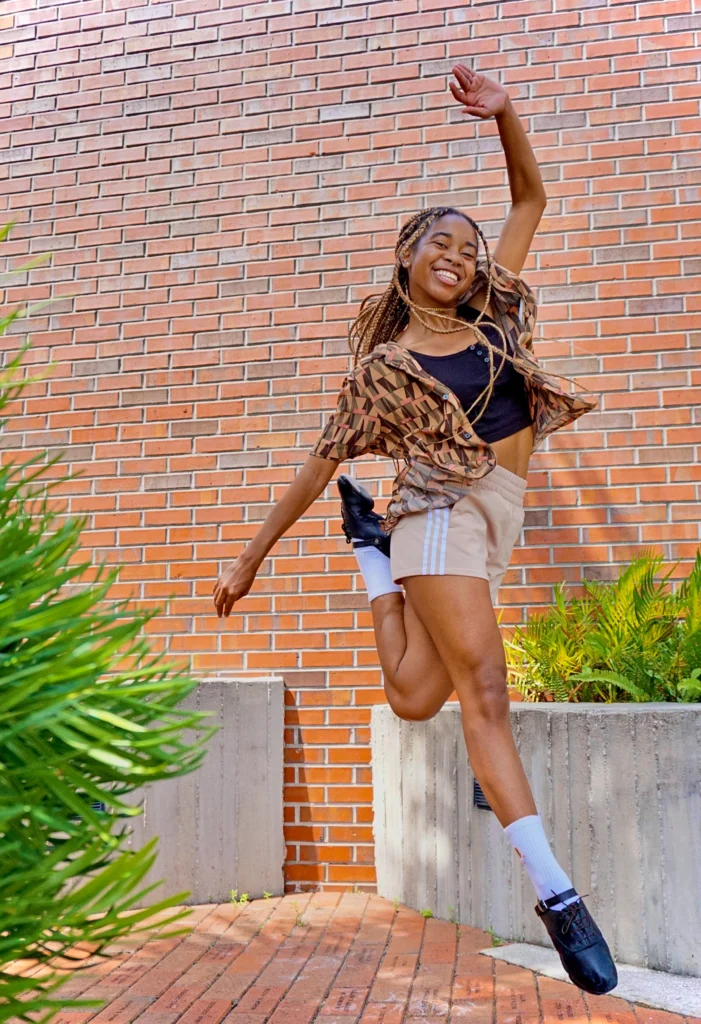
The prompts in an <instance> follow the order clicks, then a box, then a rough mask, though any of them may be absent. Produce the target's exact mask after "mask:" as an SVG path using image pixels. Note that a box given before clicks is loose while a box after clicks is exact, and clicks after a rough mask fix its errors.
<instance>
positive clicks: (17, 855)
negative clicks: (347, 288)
mask: <svg viewBox="0 0 701 1024" xmlns="http://www.w3.org/2000/svg"><path fill="white" fill-rule="evenodd" d="M6 236H7V230H0V241H2V239H3V238H5V237H6ZM24 269H28V268H27V267H25V268H24ZM36 308H37V307H36V306H34V307H31V308H30V312H31V311H33V310H34V311H35V310H36ZM20 312H21V311H20ZM19 315H20V313H19V312H18V311H13V312H11V313H8V314H6V315H4V316H2V317H0V333H2V332H3V331H6V330H7V329H8V328H9V327H10V326H12V325H14V324H15V323H16V322H17V320H18V317H19ZM27 348H29V344H28V343H27V344H24V345H22V346H21V348H20V351H19V353H17V354H15V355H14V356H13V357H12V358H10V359H9V360H8V361H7V362H6V364H5V366H4V367H3V368H2V369H1V370H0V410H2V409H4V408H6V406H7V405H8V404H9V403H10V402H12V401H14V400H15V399H17V398H18V397H20V396H21V394H22V392H23V390H24V389H25V388H26V387H27V385H28V384H31V383H34V382H36V381H39V380H42V379H44V377H45V376H46V375H47V372H48V371H47V370H43V371H42V372H41V374H40V375H39V376H36V375H34V376H30V375H29V374H25V375H24V376H23V377H21V378H20V379H18V374H19V373H20V371H22V370H23V365H22V357H23V354H24V352H26V350H27ZM4 423H5V421H4V420H3V421H2V425H4ZM61 458H62V455H58V456H55V457H51V458H49V457H47V456H46V455H45V454H43V453H40V454H38V455H35V456H33V457H31V458H29V459H27V460H26V461H25V462H24V463H20V464H18V463H17V462H15V461H12V460H11V461H8V462H7V463H5V464H4V465H2V466H0V877H2V887H1V888H0V1024H2V1022H3V1021H6V1020H8V1019H9V1018H13V1019H17V1020H22V1021H26V1022H27V1024H29V1022H31V1024H36V1021H38V1020H39V1021H48V1020H49V1019H50V1018H51V1017H52V1016H53V1015H54V1014H55V1013H56V1012H57V1011H58V1010H61V1009H63V1008H64V1007H68V1006H72V1007H80V1008H82V1009H85V1008H87V1007H89V1006H94V1005H95V1003H94V1001H92V1002H89V1003H86V1002H85V1001H84V1000H70V999H67V998H65V999H64V998H61V996H60V992H58V991H57V990H58V989H59V986H60V985H61V984H62V983H63V981H64V980H65V976H56V975H55V973H50V974H49V975H48V976H41V972H39V973H37V972H34V973H31V974H29V975H27V976H25V975H23V974H17V973H12V972H10V970H9V969H8V968H9V965H10V964H11V963H13V962H16V961H18V960H24V959H26V958H31V959H32V960H33V961H35V962H36V964H37V965H39V966H44V967H49V968H50V969H51V968H52V964H54V962H55V959H56V957H57V956H58V955H59V954H60V953H62V954H64V955H65V954H66V953H67V952H68V951H69V950H70V949H71V948H72V947H74V946H75V945H76V944H77V943H79V942H80V943H86V942H87V943H90V944H92V946H93V947H94V949H95V951H96V952H97V953H104V951H105V950H106V949H107V948H108V947H109V946H110V945H111V944H112V943H113V942H114V941H115V940H116V939H118V938H119V937H121V936H123V935H126V934H129V933H130V932H132V931H134V930H135V929H139V928H145V927H146V926H147V922H148V920H149V919H150V918H152V917H153V916H154V915H155V914H160V912H162V911H166V912H167V911H168V910H170V909H173V908H175V907H177V906H178V905H179V904H181V903H182V901H183V899H184V898H185V896H187V893H179V894H178V895H177V896H174V897H169V898H168V899H165V900H162V901H160V902H157V903H155V904H154V905H152V906H150V907H145V908H144V907H142V908H141V909H139V910H138V911H135V909H134V908H135V907H136V906H137V905H140V904H142V903H143V901H144V899H145V898H146V896H148V895H149V894H150V893H151V891H152V890H153V889H154V887H155V886H153V885H149V886H146V887H144V885H143V881H144V878H145V876H146V874H147V872H148V871H149V869H150V868H151V866H152V864H153V862H154V860H155V841H152V842H151V843H149V844H148V845H147V846H145V847H144V848H143V849H141V850H138V851H133V850H130V849H126V848H124V847H125V843H126V842H127V840H128V838H129V832H128V829H127V827H126V823H128V822H129V821H130V819H131V818H132V817H133V816H134V815H136V814H139V813H140V812H141V809H140V808H139V807H136V806H132V805H130V804H129V803H128V802H127V801H126V800H125V797H127V796H128V794H130V793H133V792H134V791H135V790H137V789H140V788H141V787H143V785H144V784H145V783H146V782H149V783H150V782H157V781H158V780H161V779H166V778H171V777H173V776H177V775H184V774H186V773H188V772H191V771H194V770H195V769H196V768H197V767H198V766H199V765H200V763H201V761H202V759H203V757H204V755H205V752H206V742H207V740H208V739H209V737H210V736H211V735H212V733H213V732H214V731H215V728H214V727H208V726H207V725H206V724H205V721H206V719H207V717H208V716H207V715H205V714H203V713H201V712H192V711H188V710H184V709H183V708H182V707H181V704H182V702H183V700H184V699H185V698H186V697H187V696H188V694H189V693H191V692H192V690H193V689H194V687H195V686H196V685H197V680H196V679H194V678H193V677H192V676H191V675H190V674H189V672H187V671H185V670H182V669H179V668H177V667H176V666H175V665H171V664H170V663H169V662H167V661H166V660H165V659H164V656H163V655H162V654H161V653H155V652H153V651H152V650H151V649H150V646H149V643H148V641H147V639H146V634H145V627H146V625H147V624H148V622H149V621H150V620H151V619H152V618H153V617H154V616H155V615H157V614H159V613H160V610H159V609H157V610H155V611H150V612H135V611H134V610H133V609H132V608H131V606H130V604H129V602H128V601H117V602H110V599H109V592H110V588H111V587H112V585H113V583H114V582H115V580H116V579H117V577H118V574H119V569H118V568H115V569H111V570H108V569H107V567H106V566H105V565H98V566H93V565H92V564H91V562H90V561H89V560H87V559H85V558H84V557H82V554H81V552H82V550H83V545H82V541H81V532H82V530H83V529H84V528H85V525H86V521H87V520H86V518H73V517H69V516H67V515H66V513H65V510H62V511H57V508H56V500H55V498H54V497H53V494H52V492H53V491H54V490H55V489H56V488H61V487H62V486H64V485H65V483H66V482H67V481H69V480H71V479H73V478H74V476H75V475H76V474H72V475H64V476H62V477H60V478H59V479H55V478H54V475H53V473H52V472H51V471H52V469H53V467H54V466H55V465H56V464H57V462H59V461H60V459H61ZM157 884H160V883H157ZM127 911H128V912H129V913H127ZM188 913H189V911H182V910H174V909H173V913H172V915H171V916H170V917H169V918H168V923H170V922H174V921H178V920H180V919H181V918H182V917H183V916H185V915H186V914H188ZM164 923H166V922H164V921H163V919H160V920H159V922H158V926H159V927H162V926H163V924H164ZM187 930H188V929H187V928H184V929H181V932H182V931H187Z"/></svg>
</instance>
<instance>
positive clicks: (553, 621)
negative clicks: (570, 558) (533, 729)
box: [504, 550, 701, 703]
mask: <svg viewBox="0 0 701 1024" xmlns="http://www.w3.org/2000/svg"><path fill="white" fill-rule="evenodd" d="M662 561H663V560H662V557H661V556H660V555H656V554H654V553H652V552H645V553H644V554H642V555H641V556H639V557H638V558H637V559H635V560H634V561H633V562H632V563H631V564H630V565H628V566H627V567H626V568H625V569H624V570H623V572H622V573H621V574H620V576H619V578H618V579H617V580H616V581H615V582H612V583H602V582H598V581H594V580H582V587H583V589H584V594H583V595H582V596H581V597H571V598H569V599H568V598H566V597H565V594H564V590H563V587H562V585H558V586H556V587H555V596H554V604H553V605H552V606H551V607H550V608H549V609H547V611H546V612H544V613H541V614H537V615H535V616H534V617H533V618H532V619H531V620H530V621H529V622H528V623H527V625H526V626H525V627H517V628H516V630H515V631H514V634H513V636H512V637H511V638H507V639H506V640H505V642H504V647H505V652H506V660H507V667H508V672H509V681H510V683H512V685H513V686H514V687H515V689H517V690H518V691H519V692H520V693H521V694H523V697H524V699H525V700H530V701H539V700H555V701H573V702H579V701H587V702H605V703H610V702H615V701H698V700H701V550H700V551H698V552H697V555H696V559H695V562H694V564H693V566H692V568H691V571H690V573H689V575H688V576H687V577H686V578H685V579H683V580H682V581H681V583H680V585H679V586H678V587H677V589H676V591H673V590H671V588H670V586H669V580H670V578H671V576H672V575H673V573H674V569H675V568H676V566H673V567H672V568H670V569H668V570H662ZM661 570H662V572H661Z"/></svg>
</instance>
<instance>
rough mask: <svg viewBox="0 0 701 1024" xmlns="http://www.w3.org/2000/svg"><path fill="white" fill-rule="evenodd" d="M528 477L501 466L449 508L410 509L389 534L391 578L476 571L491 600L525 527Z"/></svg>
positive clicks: (467, 574)
mask: <svg viewBox="0 0 701 1024" xmlns="http://www.w3.org/2000/svg"><path fill="white" fill-rule="evenodd" d="M525 489H526V481H525V480H524V479H523V478H522V477H520V476H517V475H516V474H515V473H511V472H510V471H509V470H508V469H504V468H503V467H502V466H495V467H494V469H493V470H492V471H491V472H490V473H488V474H487V476H484V477H482V478H481V479H480V480H476V481H475V482H474V484H473V485H472V486H471V487H470V491H469V493H468V494H467V495H465V497H464V498H460V500H459V501H458V502H456V503H455V504H454V505H451V506H449V507H447V508H432V509H428V510H427V511H424V512H408V513H406V514H405V515H403V516H402V517H401V519H400V520H399V522H398V523H397V525H396V526H395V527H394V529H393V530H392V533H391V535H390V536H391V541H390V568H391V572H392V579H393V580H394V582H395V583H401V581H402V580H403V579H404V578H405V577H406V576H478V577H479V578H480V579H483V580H489V591H490V594H491V597H492V604H496V600H497V593H498V591H499V587H500V586H501V582H502V580H503V578H504V576H505V574H506V570H507V569H508V567H509V561H510V559H511V553H512V551H513V547H514V544H515V543H516V541H517V540H518V538H519V535H520V533H521V529H522V527H523V518H524V508H523V495H524V492H525Z"/></svg>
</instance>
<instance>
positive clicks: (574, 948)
mask: <svg viewBox="0 0 701 1024" xmlns="http://www.w3.org/2000/svg"><path fill="white" fill-rule="evenodd" d="M453 74H454V75H455V78H456V81H455V82H452V81H451V83H450V88H451V90H452V93H453V96H454V97H455V99H456V100H457V101H458V102H459V103H460V104H461V105H463V107H464V109H465V112H467V113H469V114H471V115H474V116H477V117H480V118H483V119H484V118H488V117H492V116H493V117H495V118H496V122H497V126H498V130H499V135H500V138H501V142H502V145H503V148H504V155H505V159H506V165H507V171H508V176H509V184H510V189H511V197H512V205H511V209H510V211H509V214H508V217H507V218H506V221H505V223H504V226H503V228H502V231H501V234H500V236H499V241H498V243H497V246H496V249H495V251H494V257H493V258H492V257H491V256H490V253H489V249H488V246H487V242H486V239H485V237H484V235H483V234H482V231H481V230H480V228H479V227H478V225H477V224H476V223H475V221H474V220H472V218H471V217H469V216H468V215H467V214H465V213H461V212H460V211H458V210H455V209H453V208H450V207H434V208H431V209H427V210H424V211H422V212H420V213H417V214H416V215H415V216H414V217H412V218H411V219H410V220H409V221H408V222H407V223H406V224H405V225H404V227H403V228H402V230H401V232H400V234H399V239H398V241H397V245H396V248H395V257H396V258H395V265H394V274H393V277H392V282H391V284H390V285H389V287H388V288H387V290H386V291H385V292H384V294H383V295H381V296H379V297H378V296H369V297H368V298H366V299H365V300H364V301H363V303H362V304H361V308H360V314H359V316H358V318H357V319H356V320H355V322H354V323H353V324H352V326H351V329H350V332H349V340H350V343H351V347H352V349H353V353H354V356H355V365H354V368H353V369H352V370H351V372H350V373H349V374H348V375H347V376H346V378H345V380H344V382H343V387H342V389H341V392H340V394H339V396H338V402H337V407H336V410H335V412H334V413H333V415H332V416H331V417H330V419H329V420H328V422H327V424H326V426H325V428H324V430H323V432H322V434H321V436H320V437H319V439H318V441H317V443H316V444H315V446H314V447H313V449H312V452H311V454H310V456H309V458H308V459H307V462H306V464H305V465H304V466H303V468H302V469H301V470H300V472H299V473H298V474H297V476H296V478H295V480H294V481H293V482H292V484H291V485H290V486H289V488H288V489H287V491H286V492H285V494H284V495H283V497H282V498H281V499H280V501H278V503H277V504H276V505H275V507H274V508H273V509H272V511H271V512H270V514H269V516H268V518H267V519H266V521H265V523H264V524H263V526H262V527H261V529H260V530H259V532H258V534H257V535H256V537H255V538H254V539H253V540H252V541H251V542H250V544H249V545H248V546H247V547H246V549H245V551H244V552H243V554H242V555H241V556H240V557H239V558H238V559H237V560H236V562H235V563H233V565H231V566H229V567H228V568H227V569H226V570H225V572H224V573H223V574H222V575H221V576H220V578H219V580H218V581H217V584H216V586H215V589H214V603H215V606H216V609H217V614H218V615H219V617H221V616H222V615H224V616H228V615H229V614H230V612H231V609H232V607H233V605H234V603H235V602H236V601H238V600H240V599H241V598H242V597H244V596H245V595H246V594H247V593H248V591H249V590H250V588H251V586H252V584H253V580H254V579H255V575H256V572H257V570H258V568H259V567H260V565H261V563H262V561H263V559H264V558H265V557H266V555H267V554H268V552H269V551H270V549H271V548H272V546H273V545H274V544H275V542H276V541H277V540H278V539H279V538H280V537H281V536H282V535H283V534H284V533H285V532H286V531H287V530H288V529H289V528H290V527H291V526H292V525H293V523H295V522H296V521H297V519H299V517H300V516H301V515H302V514H303V513H304V512H305V511H306V510H307V509H308V508H309V506H310V505H311V504H312V502H313V501H314V500H315V499H316V498H317V497H318V496H319V495H320V494H321V493H322V492H323V491H324V489H325V487H326V486H327V484H328V482H329V480H330V479H331V478H332V476H333V475H334V472H335V471H336V468H337V466H338V464H339V463H340V462H342V461H343V460H346V459H354V458H357V457H358V456H360V455H363V454H365V453H368V452H371V453H375V454H379V455H383V456H386V457H389V458H391V459H393V460H394V461H395V466H396V467H397V470H398V472H397V476H396V478H395V480H394V485H393V492H392V497H391V500H390V503H389V505H388V509H387V515H386V517H384V518H383V517H381V516H379V515H378V514H377V513H376V512H374V511H373V500H372V498H371V497H370V496H369V494H367V492H366V491H365V490H364V489H363V488H361V487H360V486H358V485H357V484H356V482H355V481H354V480H353V479H352V478H351V477H350V476H347V475H345V474H342V475H341V476H339V478H338V488H339V492H340V494H341V505H342V518H343V530H344V533H345V535H346V539H347V541H348V542H349V543H351V542H352V544H353V548H354V551H355V553H356V555H357V558H358V562H359V566H360V570H361V573H362V575H363V579H364V581H365V585H366V587H367V592H368V598H369V600H370V606H371V610H372V617H373V625H374V630H375V637H376V642H377V650H378V655H379V658H380V663H381V665H382V669H383V676H384V685H385V691H386V694H387V699H388V701H389V704H390V705H391V707H392V709H393V710H394V712H395V713H396V714H397V715H398V716H399V717H400V718H405V719H409V720H412V721H418V720H423V719H428V718H431V717H432V716H433V715H435V714H436V713H437V712H438V711H439V709H440V708H441V707H442V706H443V704H444V703H445V702H446V701H447V700H448V698H449V697H450V696H451V694H452V693H453V691H455V693H456V694H457V697H458V699H459V701H460V707H461V712H462V723H463V731H464V735H465V742H466V745H467V752H468V756H469V759H470V764H471V766H472V769H473V771H474V774H475V777H476V778H477V781H478V782H479V784H480V786H481V788H482V790H483V792H484V794H485V796H486V797H487V800H488V801H489V804H490V806H491V808H492V809H493V811H494V813H495V814H496V816H497V818H498V820H499V822H500V824H501V825H502V827H503V829H504V834H505V836H506V837H507V839H508V840H509V841H510V842H511V844H512V845H513V847H514V849H515V850H516V852H517V854H518V855H519V857H520V858H521V862H522V864H523V865H524V867H525V869H526V871H527V872H528V875H529V877H530V879H531V882H532V883H533V887H534V889H535V892H536V895H537V900H538V902H537V904H536V906H535V912H536V914H537V915H538V917H539V918H540V919H541V920H542V922H543V924H544V925H545V928H546V929H547V932H548V934H549V935H550V938H551V940H552V942H553V945H554V946H555V948H556V949H557V951H558V953H559V955H560V959H561V961H562V964H563V966H564V968H565V970H566V971H567V973H568V975H569V977H570V978H571V979H572V981H573V982H574V983H575V984H576V985H578V986H579V987H580V988H582V989H584V991H586V992H590V993H596V994H600V993H604V992H610V991H611V989H613V988H614V987H615V986H616V984H617V981H618V977H617V973H616V967H615V965H614V963H613V960H612V958H611V954H610V951H609V948H608V946H607V944H606V941H605V939H604V937H603V936H602V934H601V932H600V930H599V928H598V927H597V925H596V923H595V922H594V920H593V918H592V916H591V914H590V913H589V910H588V909H587V907H586V906H585V904H584V902H583V899H582V897H581V896H580V895H579V894H578V893H577V891H576V890H575V888H574V886H573V885H572V882H571V880H570V878H569V877H568V875H567V873H566V872H565V870H564V869H563V868H562V867H561V866H560V865H559V864H558V862H557V860H556V859H555V857H554V855H553V853H552V850H551V848H550V844H549V843H548V840H547V837H546V835H545V831H544V829H543V825H542V821H541V818H540V816H539V814H538V811H537V808H536V805H535V803H534V800H533V795H532V793H531V789H530V786H529V784H528V780H527V778H526V774H525V772H524V769H523V765H522V763H521V760H520V758H519V754H518V750H517V748H516V744H515V742H514V738H513V734H512V731H511V721H510V715H509V696H508V692H507V672H506V661H505V657H504V648H503V644H502V640H501V635H500V632H499V627H498V625H497V621H496V617H495V614H494V603H495V602H496V599H497V592H498V589H499V585H500V583H501V581H502V579H503V577H504V574H505V572H506V570H507V567H508V564H509V559H510V557H511V553H512V549H513V546H514V544H515V542H516V540H517V539H518V537H519V534H520V532H521V528H522V526H523V518H524V510H523V496H524V491H525V488H526V478H527V475H528V464H529V459H530V456H531V452H532V451H533V449H534V448H535V447H536V446H537V445H539V444H540V443H541V442H542V441H543V439H544V438H545V437H547V436H548V435H549V434H551V433H552V432H553V431H555V430H558V429H559V428H560V427H564V426H567V425H568V424H570V423H572V422H573V421H574V420H576V419H577V418H578V417H579V416H581V415H582V414H584V413H586V412H587V411H589V410H590V409H593V408H594V407H595V406H596V405H597V404H598V400H597V399H596V398H595V397H594V396H592V395H589V394H582V393H575V392H572V391H571V390H570V389H565V388H563V387H562V386H561V385H560V384H559V383H558V382H557V381H556V380H555V377H556V376H557V375H554V374H551V373H547V372H546V371H545V370H544V369H543V368H542V367H541V366H540V365H539V364H538V362H537V360H536V359H535V357H534V355H533V352H532V339H533V330H534V327H535V320H536V302H535V299H534V296H533V293H532V291H531V289H530V288H529V287H528V285H527V284H526V283H525V282H524V281H523V280H522V279H521V278H520V277H519V276H518V275H519V274H520V271H521V268H522V267H523V264H524V262H525V260H526V257H527V255H528V251H529V248H530V245H531V242H532V240H533V236H534V234H535V231H536V229H537V227H538V224H539V222H540V220H541V217H542V215H543V211H544V209H545V205H546V195H545V191H544V188H543V182H542V179H541V176H540V172H539V170H538V165H537V163H536V159H535V156H534V154H533V151H532V149H531V146H530V144H529V142H528V138H527V136H526V133H525V132H524V130H523V127H522V125H521V122H520V121H519V118H518V116H517V114H516V112H515V111H514V109H513V107H512V105H511V101H510V99H509V96H508V93H507V92H506V91H505V89H503V88H502V87H501V86H500V85H499V84H497V83H495V82H493V81H491V80H489V79H488V78H485V77H484V76H483V75H478V74H474V73H473V72H472V71H470V70H469V69H467V68H466V67H464V66H463V65H457V66H456V67H455V68H454V69H453ZM479 241H481V242H482V245H483V248H484V254H485V255H484V258H479V259H478V255H477V254H478V244H479ZM562 379H564V378H562ZM570 383H572V382H570ZM401 462H404V466H403V467H401V468H400V463H401Z"/></svg>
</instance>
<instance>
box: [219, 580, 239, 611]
mask: <svg viewBox="0 0 701 1024" xmlns="http://www.w3.org/2000/svg"><path fill="white" fill-rule="evenodd" d="M235 600H236V598H235V597H234V595H233V594H231V593H230V592H229V591H228V590H227V588H226V587H225V586H224V584H223V583H222V582H221V580H217V582H216V584H215V587H214V607H215V608H216V609H217V618H219V619H221V617H222V615H224V618H228V617H229V615H230V614H231V609H232V608H233V607H234V602H235Z"/></svg>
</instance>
